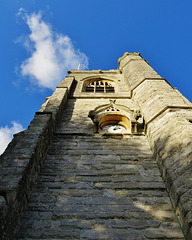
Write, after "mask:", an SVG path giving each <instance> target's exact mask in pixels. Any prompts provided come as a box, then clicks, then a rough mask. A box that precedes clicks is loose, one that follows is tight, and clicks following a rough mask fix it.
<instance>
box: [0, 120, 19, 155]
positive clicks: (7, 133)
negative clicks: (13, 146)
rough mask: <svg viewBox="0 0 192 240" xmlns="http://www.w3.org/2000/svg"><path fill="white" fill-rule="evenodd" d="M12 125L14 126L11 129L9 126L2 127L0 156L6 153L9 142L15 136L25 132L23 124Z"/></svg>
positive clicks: (0, 128)
mask: <svg viewBox="0 0 192 240" xmlns="http://www.w3.org/2000/svg"><path fill="white" fill-rule="evenodd" d="M11 123H12V125H13V126H12V127H10V128H9V127H8V126H5V127H0V154H2V153H3V152H4V150H5V148H6V147H7V145H8V144H9V142H10V141H11V140H12V138H13V134H15V133H18V132H20V131H22V130H23V127H22V125H21V124H19V123H17V122H15V121H13V122H11Z"/></svg>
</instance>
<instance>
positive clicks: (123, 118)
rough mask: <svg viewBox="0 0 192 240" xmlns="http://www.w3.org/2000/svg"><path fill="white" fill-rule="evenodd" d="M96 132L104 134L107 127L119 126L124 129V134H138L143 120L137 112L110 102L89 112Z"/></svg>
mask: <svg viewBox="0 0 192 240" xmlns="http://www.w3.org/2000/svg"><path fill="white" fill-rule="evenodd" d="M88 117H90V118H91V119H92V121H93V123H94V124H95V125H96V127H97V131H98V132H100V133H104V132H105V131H104V129H105V128H104V127H105V126H107V125H119V126H122V127H123V128H124V130H125V131H124V132H123V133H124V134H138V133H142V132H143V128H144V120H143V117H142V115H141V113H140V111H139V110H132V109H130V108H128V107H126V106H124V105H120V104H116V100H110V103H109V104H104V105H100V106H98V107H96V108H95V109H94V110H91V111H90V112H89V115H88Z"/></svg>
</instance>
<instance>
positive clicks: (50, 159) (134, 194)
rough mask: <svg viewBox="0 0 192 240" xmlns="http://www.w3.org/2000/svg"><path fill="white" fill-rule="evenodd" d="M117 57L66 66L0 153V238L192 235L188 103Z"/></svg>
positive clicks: (146, 69) (131, 57) (133, 62)
mask: <svg viewBox="0 0 192 240" xmlns="http://www.w3.org/2000/svg"><path fill="white" fill-rule="evenodd" d="M118 63H119V65H118V69H116V70H109V71H102V70H92V71H81V70H71V71H69V75H68V76H67V77H66V78H65V79H64V80H63V81H62V82H61V83H60V85H59V86H58V87H57V88H56V90H55V91H54V93H53V94H52V96H51V97H49V98H47V100H46V102H45V103H44V104H43V105H42V107H41V109H40V110H39V111H38V112H36V114H35V117H34V119H33V120H32V121H31V123H30V125H29V127H28V129H27V130H25V131H22V132H20V133H18V134H16V135H15V136H14V139H13V140H12V142H11V143H10V144H9V146H8V148H7V149H6V151H5V152H4V154H2V155H1V159H0V160H1V161H0V164H1V169H0V171H1V176H0V216H1V217H0V224H1V228H0V232H1V239H15V240H23V239H27V240H32V239H52V240H60V239H68V240H69V239H70V240H71V239H85V240H91V239H116V240H120V239H124V240H127V239H130V240H140V239H172V240H173V239H174V240H175V239H188V240H190V239H192V200H191V199H192V177H191V176H192V174H191V173H192V141H191V140H192V123H191V122H192V104H191V103H190V102H189V101H188V100H187V99H186V98H185V97H184V96H183V95H182V94H181V93H180V92H179V91H178V90H176V89H175V88H173V87H172V86H171V85H170V84H169V83H168V82H167V80H166V79H164V78H162V77H161V76H160V75H158V74H157V73H156V72H155V71H154V70H153V69H152V67H151V66H150V65H149V64H148V63H147V62H146V61H145V60H144V59H143V58H142V57H141V55H140V54H139V53H125V54H124V55H123V57H121V58H120V59H119V62H118Z"/></svg>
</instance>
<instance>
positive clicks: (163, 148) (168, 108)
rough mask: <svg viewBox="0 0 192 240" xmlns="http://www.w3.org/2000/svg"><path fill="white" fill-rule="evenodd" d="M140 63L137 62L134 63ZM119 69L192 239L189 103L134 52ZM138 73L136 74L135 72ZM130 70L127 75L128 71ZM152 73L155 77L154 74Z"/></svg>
mask: <svg viewBox="0 0 192 240" xmlns="http://www.w3.org/2000/svg"><path fill="white" fill-rule="evenodd" d="M140 62H142V65H141V64H138V63H140ZM119 68H120V69H121V70H122V71H123V74H124V76H125V78H126V79H127V81H128V82H129V84H130V86H131V88H132V89H131V90H132V94H133V99H134V100H135V101H136V102H137V104H138V105H139V107H140V109H141V111H142V113H143V115H144V118H145V121H146V133H147V136H148V138H149V141H150V144H151V147H152V149H153V152H154V156H155V157H156V159H157V161H158V164H159V167H160V169H161V172H162V175H163V178H164V181H165V183H166V186H167V189H168V191H169V193H170V196H171V198H172V201H173V204H174V207H175V209H176V211H177V213H178V215H179V218H180V221H181V223H182V226H183V229H184V233H185V236H186V238H187V239H189V240H190V239H192V228H191V227H192V217H191V216H192V214H191V209H192V201H191V193H192V178H191V173H192V137H191V136H192V123H191V122H192V121H191V119H192V104H191V103H190V102H189V101H188V100H186V99H185V98H184V97H183V96H182V94H180V93H178V91H176V90H175V89H173V88H172V87H171V86H170V85H169V84H168V83H167V82H166V80H165V79H162V78H160V76H159V75H157V74H156V73H155V71H154V70H153V69H152V68H150V67H149V65H148V64H147V63H146V62H145V60H144V59H142V58H141V57H140V56H139V55H138V54H136V53H134V54H128V53H126V54H125V55H124V56H123V57H122V58H121V59H120V60H119ZM138 72H139V74H138ZM130 73H131V74H130ZM155 75H156V76H155Z"/></svg>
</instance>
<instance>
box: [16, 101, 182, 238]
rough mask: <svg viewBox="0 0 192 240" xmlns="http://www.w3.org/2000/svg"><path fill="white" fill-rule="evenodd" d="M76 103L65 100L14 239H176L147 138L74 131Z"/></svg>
mask: <svg viewBox="0 0 192 240" xmlns="http://www.w3.org/2000/svg"><path fill="white" fill-rule="evenodd" d="M124 101H125V100H124ZM88 102H89V104H87V105H88V106H89V107H90V108H91V107H92V106H91V105H93V104H94V102H93V101H92V104H91V101H89V100H88ZM82 104H84V101H83V100H79V101H78V100H73V99H72V100H69V101H68V104H67V109H66V110H65V111H64V114H63V116H62V121H61V123H60V125H59V127H58V129H57V134H55V136H54V139H53V141H52V144H51V146H50V148H49V151H48V155H47V158H46V160H45V163H44V165H43V168H42V171H41V174H40V176H39V178H38V182H37V185H36V188H35V191H34V192H33V194H32V197H31V200H30V202H29V205H28V208H27V210H26V213H25V216H24V218H23V221H22V225H21V229H20V231H19V233H18V235H17V238H16V239H17V240H21V239H87V240H88V239H134V240H135V239H184V238H183V234H182V232H181V230H180V227H179V224H178V222H177V220H176V217H175V214H174V211H173V209H172V206H171V203H170V200H169V198H168V194H167V191H166V189H165V185H164V183H163V181H162V178H161V176H160V173H159V170H158V168H157V164H156V162H155V161H154V159H153V156H152V152H151V150H150V148H149V144H148V141H147V138H146V137H145V136H132V137H131V136H130V137H128V138H127V139H113V138H106V137H104V136H101V135H99V134H92V135H85V136H80V135H79V134H78V132H81V131H82V125H81V124H80V122H81V121H82V122H83V124H84V125H85V126H87V129H89V127H88V126H89V124H90V120H89V119H87V121H88V122H87V125H86V122H85V121H84V118H85V115H84V114H81V115H80V114H78V113H79V111H80V109H83V108H82ZM74 105H75V107H74ZM73 108H75V109H74V110H73ZM78 109H79V110H78ZM84 110H85V114H86V113H87V109H86V108H85V107H84ZM84 110H82V112H83V111H84ZM70 119H73V120H74V123H73V122H70ZM75 122H76V124H75ZM91 126H92V125H91ZM83 129H85V133H86V127H85V128H83ZM65 130H68V131H70V133H68V134H64V131H65ZM87 131H88V130H87ZM62 133H63V134H62ZM81 133H82V132H81ZM89 133H91V131H89Z"/></svg>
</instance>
